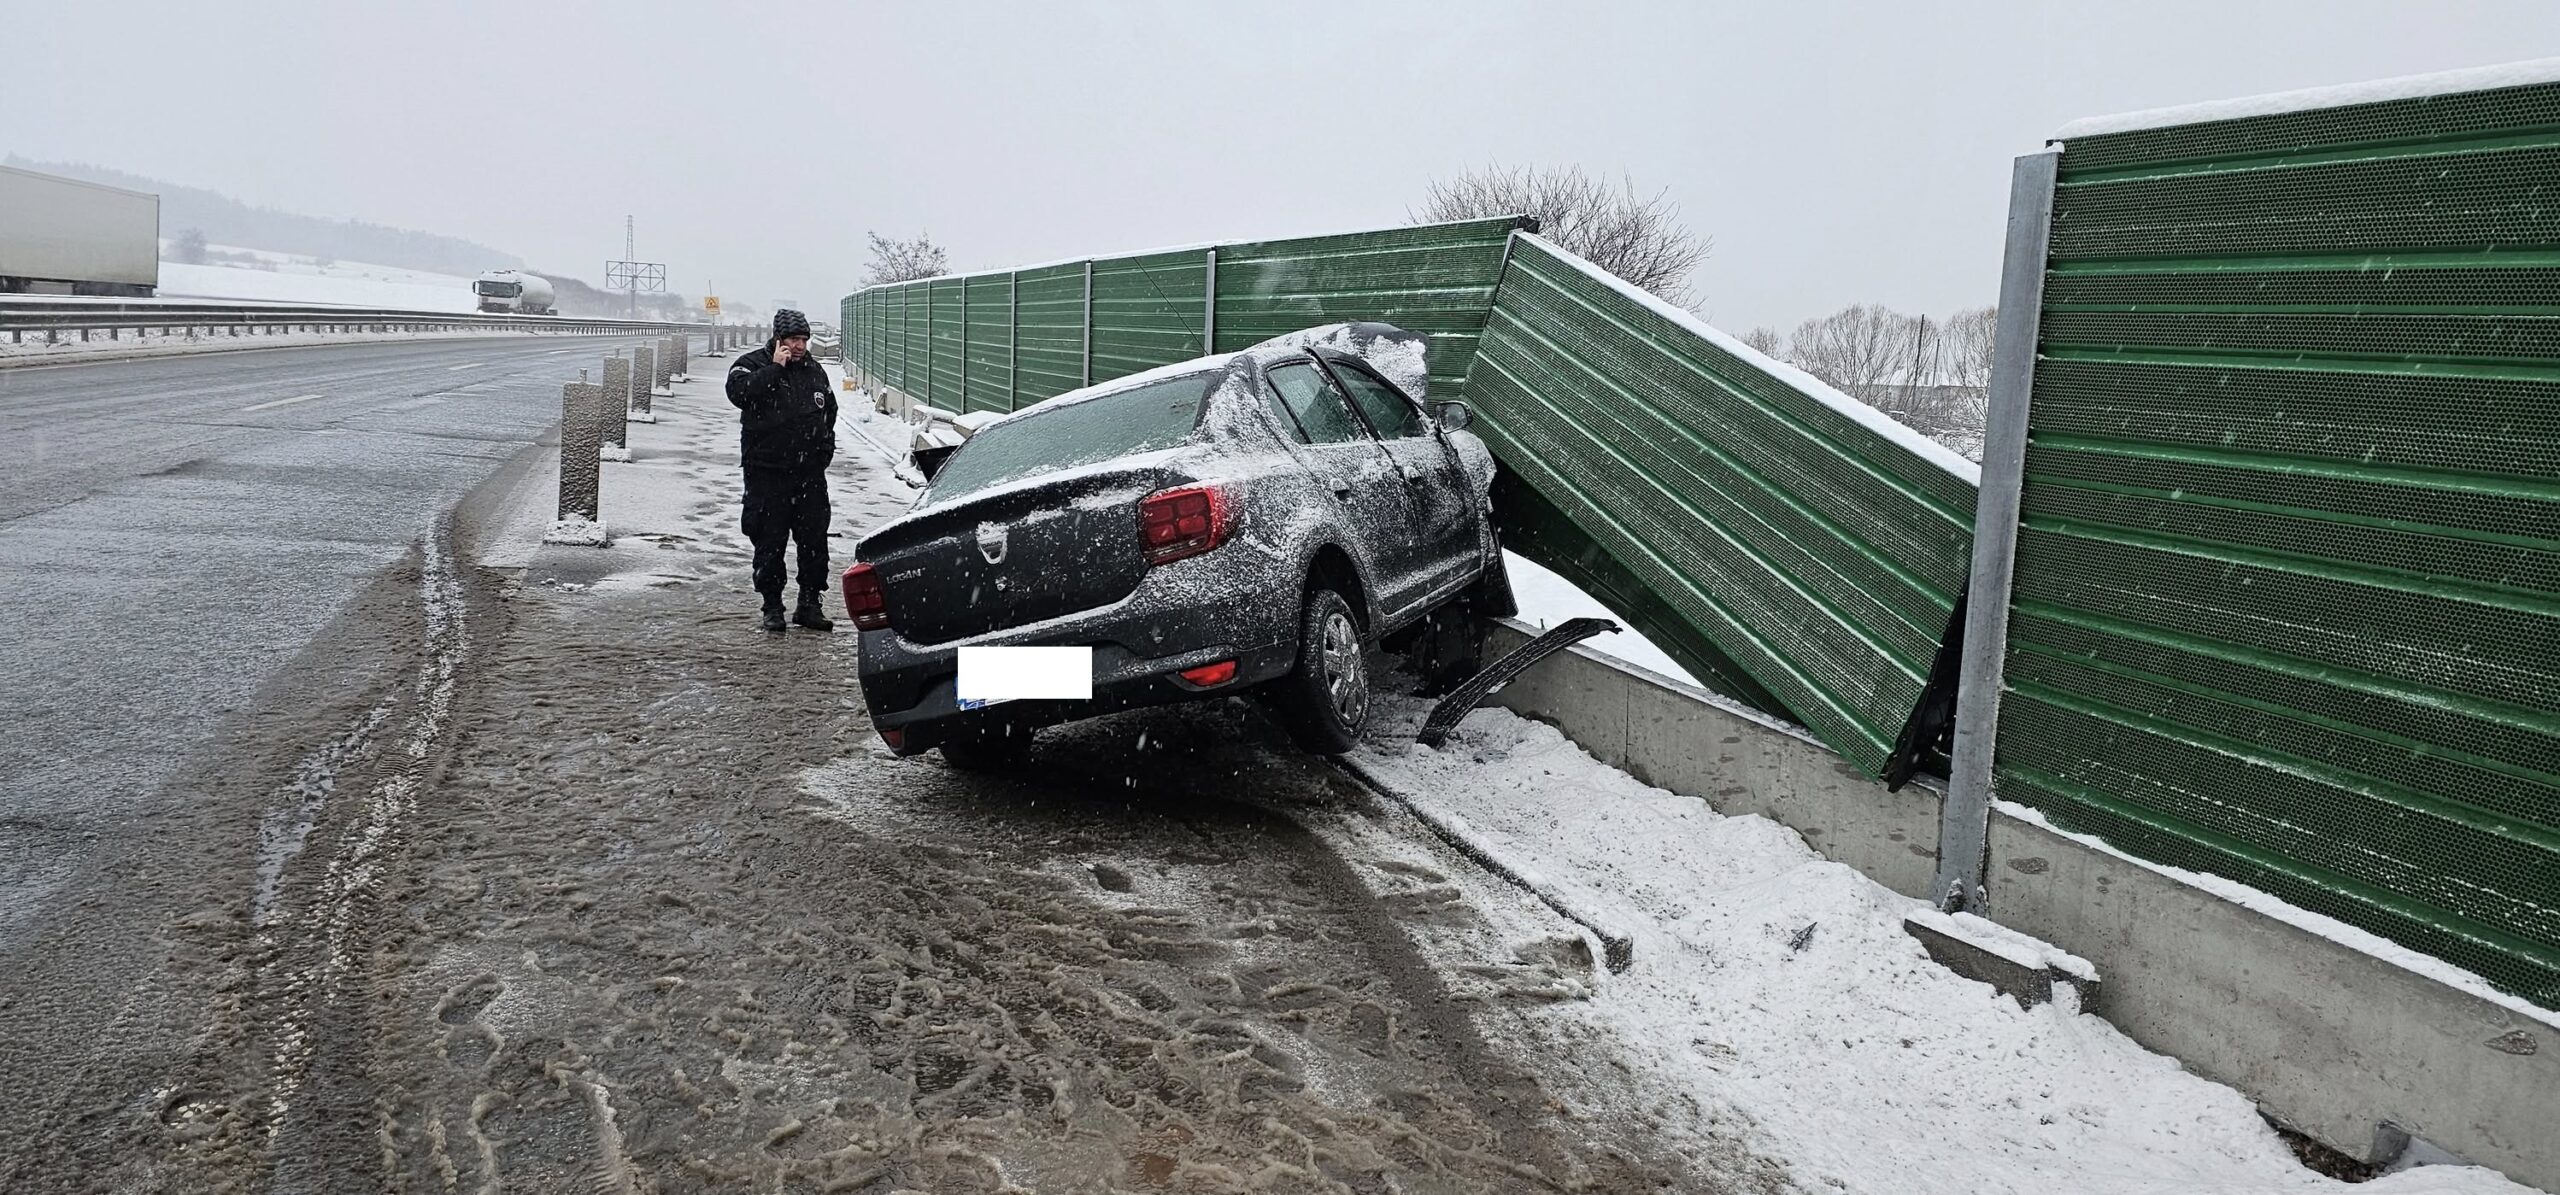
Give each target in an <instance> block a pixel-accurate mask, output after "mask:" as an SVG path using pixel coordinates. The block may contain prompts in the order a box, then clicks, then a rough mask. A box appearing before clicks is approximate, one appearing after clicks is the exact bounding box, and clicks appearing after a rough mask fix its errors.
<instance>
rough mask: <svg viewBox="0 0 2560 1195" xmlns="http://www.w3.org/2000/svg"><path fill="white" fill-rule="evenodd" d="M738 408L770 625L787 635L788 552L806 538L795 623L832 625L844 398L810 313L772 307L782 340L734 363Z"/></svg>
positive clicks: (732, 383)
mask: <svg viewBox="0 0 2560 1195" xmlns="http://www.w3.org/2000/svg"><path fill="white" fill-rule="evenodd" d="M729 402H730V405H732V406H735V407H737V408H738V459H739V460H740V461H741V462H742V463H744V464H745V465H746V469H747V509H746V519H745V523H746V532H747V539H748V540H749V541H750V542H752V543H754V544H755V546H756V560H755V579H756V592H758V593H760V594H763V595H764V629H766V630H768V631H772V632H775V633H776V634H779V633H781V632H782V631H783V629H784V626H783V619H782V583H783V581H784V580H786V578H785V577H784V576H783V567H782V564H783V561H782V549H783V545H784V543H785V541H787V540H795V539H796V540H798V541H800V608H799V610H798V612H797V613H795V614H793V615H792V617H791V621H793V622H796V623H799V624H800V625H801V626H804V627H807V628H809V629H810V630H813V631H831V630H834V629H835V625H836V624H834V623H833V622H830V621H828V620H827V615H826V609H825V605H824V602H825V597H826V592H827V583H828V577H827V464H828V463H829V462H831V461H833V460H834V459H835V456H836V396H835V392H834V391H833V390H832V389H830V388H829V387H828V385H827V371H825V370H823V369H820V368H819V367H818V363H817V362H816V361H815V360H812V359H811V358H810V356H809V317H807V316H805V315H802V314H800V313H799V312H797V311H793V310H790V309H789V308H785V309H783V310H781V311H777V312H774V313H773V339H771V340H769V341H766V342H765V346H764V347H763V348H760V349H756V350H754V351H752V352H748V353H744V354H741V355H740V356H739V357H738V360H737V363H736V364H733V365H731V366H730V367H729Z"/></svg>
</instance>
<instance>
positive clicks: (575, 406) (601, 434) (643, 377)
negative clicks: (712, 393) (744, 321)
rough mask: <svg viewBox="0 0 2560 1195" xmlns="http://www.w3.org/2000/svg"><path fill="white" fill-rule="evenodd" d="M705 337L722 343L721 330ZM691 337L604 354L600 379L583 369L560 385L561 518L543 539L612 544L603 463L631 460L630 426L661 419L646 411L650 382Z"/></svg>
mask: <svg viewBox="0 0 2560 1195" xmlns="http://www.w3.org/2000/svg"><path fill="white" fill-rule="evenodd" d="M704 335H706V336H707V337H710V338H711V340H712V343H713V344H714V345H715V346H716V345H717V344H718V343H719V340H718V337H719V333H718V332H717V331H713V330H706V331H705V333H704ZM689 340H690V337H688V336H683V335H678V336H671V337H668V338H667V339H665V340H661V341H659V342H657V343H656V344H654V345H643V346H640V347H637V348H634V349H632V350H630V354H631V355H630V356H628V357H625V356H624V355H623V354H622V352H621V351H620V350H616V351H615V352H614V353H613V354H612V355H610V356H607V357H606V358H604V371H603V377H604V380H603V381H602V382H601V383H593V382H589V381H588V380H587V373H586V371H585V370H580V371H578V380H577V381H574V382H571V383H568V384H567V385H565V386H562V387H561V388H560V505H559V516H558V518H557V520H556V521H554V522H553V523H552V524H551V527H550V529H549V530H548V531H546V532H545V533H544V534H543V537H542V541H543V542H544V543H549V544H563V545H570V546H576V547H595V548H601V547H604V546H605V545H606V544H608V543H611V542H612V537H611V536H610V535H609V534H607V532H606V530H605V522H604V511H603V482H604V477H603V462H605V461H628V460H630V459H631V449H630V425H631V424H632V423H633V422H641V423H655V422H657V418H656V417H655V416H654V415H653V414H651V413H650V412H649V411H648V409H647V403H648V395H649V380H650V379H651V378H653V377H656V376H662V374H663V371H664V370H665V369H666V368H667V366H666V364H665V363H666V361H667V360H669V359H670V358H673V359H675V360H678V361H681V360H683V359H684V356H685V354H686V353H687V352H689V351H690V349H691V345H690V344H689V343H688V342H689ZM667 393H669V394H672V393H673V390H672V389H670V390H668V391H667ZM635 407H636V408H637V409H636V410H635Z"/></svg>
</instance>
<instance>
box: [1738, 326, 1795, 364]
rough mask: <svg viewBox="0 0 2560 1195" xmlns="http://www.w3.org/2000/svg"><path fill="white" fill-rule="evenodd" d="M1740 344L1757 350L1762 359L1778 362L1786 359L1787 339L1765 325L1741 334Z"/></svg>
mask: <svg viewBox="0 0 2560 1195" xmlns="http://www.w3.org/2000/svg"><path fill="white" fill-rule="evenodd" d="M1742 343H1744V344H1746V345H1749V346H1751V347H1752V348H1753V349H1756V350H1758V351H1759V353H1760V355H1761V356H1763V357H1774V358H1776V359H1778V360H1780V361H1784V360H1786V359H1787V338H1786V337H1784V336H1780V335H1778V330H1777V329H1776V328H1772V327H1770V326H1768V325H1766V324H1763V325H1761V326H1759V327H1757V328H1753V329H1752V330H1750V331H1748V332H1745V333H1743V334H1742Z"/></svg>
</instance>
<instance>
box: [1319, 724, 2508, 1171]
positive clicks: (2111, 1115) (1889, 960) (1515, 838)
mask: <svg viewBox="0 0 2560 1195" xmlns="http://www.w3.org/2000/svg"><path fill="white" fill-rule="evenodd" d="M1383 712H1389V711H1387V710H1384V709H1382V713H1383ZM1393 712H1396V713H1400V714H1401V715H1402V716H1403V717H1404V718H1406V719H1412V718H1418V717H1419V716H1420V712H1419V707H1418V705H1416V704H1415V703H1411V702H1404V703H1400V704H1399V705H1398V706H1397V707H1395V709H1394V711H1393ZM1396 720H1398V719H1397V718H1393V717H1390V718H1384V719H1381V721H1396ZM1358 758H1359V762H1360V764H1361V765H1362V767H1363V768H1364V769H1365V770H1366V771H1368V772H1370V773H1372V774H1374V775H1376V776H1378V777H1379V778H1380V779H1381V780H1383V781H1386V782H1388V783H1390V784H1392V785H1393V786H1394V787H1395V788H1396V790H1397V791H1398V792H1400V793H1402V794H1405V795H1406V796H1408V797H1409V798H1410V799H1412V800H1414V801H1415V802H1416V803H1418V804H1424V805H1428V806H1429V807H1431V808H1433V809H1435V810H1437V811H1439V812H1440V813H1442V814H1443V815H1445V816H1447V817H1450V818H1453V819H1455V820H1456V822H1457V823H1458V824H1462V825H1465V826H1466V827H1468V828H1469V831H1470V832H1471V833H1473V834H1476V835H1481V836H1483V837H1484V838H1486V839H1487V840H1488V841H1489V842H1490V843H1492V844H1493V845H1494V846H1496V847H1497V848H1499V849H1502V850H1504V851H1507V852H1509V853H1511V854H1513V855H1517V856H1521V857H1526V858H1530V859H1535V860H1537V861H1538V864H1539V866H1540V871H1541V875H1542V877H1543V879H1544V881H1545V882H1547V883H1549V884H1552V885H1554V886H1555V887H1557V888H1559V889H1561V890H1564V891H1566V892H1569V893H1571V894H1572V899H1573V900H1574V901H1576V902H1577V903H1578V905H1580V906H1581V907H1585V908H1590V909H1593V910H1595V911H1597V912H1600V913H1601V914H1603V915H1605V916H1608V917H1609V918H1610V919H1611V920H1612V921H1613V922H1615V923H1618V924H1622V925H1628V926H1631V927H1633V932H1635V933H1636V934H1637V935H1638V939H1639V941H1638V945H1637V948H1636V952H1635V958H1636V964H1635V966H1634V968H1633V969H1632V970H1630V971H1628V972H1627V973H1625V974H1623V975H1615V976H1606V975H1594V976H1593V985H1594V986H1593V990H1592V992H1591V994H1590V995H1589V997H1588V998H1587V999H1571V1000H1561V1001H1553V1002H1548V1003H1544V1004H1540V1005H1537V1006H1536V1007H1535V1008H1534V1009H1532V1010H1530V1011H1526V1012H1523V1013H1521V1014H1519V1015H1518V1016H1517V1017H1515V1018H1513V1019H1511V1020H1508V1021H1506V1020H1505V1019H1503V1018H1502V1017H1500V1016H1494V1015H1487V1016H1485V1017H1482V1018H1480V1019H1481V1020H1482V1022H1483V1023H1484V1027H1485V1031H1486V1033H1487V1035H1488V1036H1489V1037H1493V1038H1497V1039H1500V1038H1509V1039H1512V1040H1509V1041H1507V1042H1506V1044H1509V1045H1512V1046H1514V1047H1517V1048H1519V1049H1521V1050H1522V1051H1523V1052H1524V1053H1526V1054H1529V1055H1531V1056H1539V1055H1541V1054H1543V1055H1546V1056H1554V1055H1555V1054H1556V1051H1557V1050H1558V1048H1559V1045H1558V1043H1560V1042H1569V1043H1574V1055H1575V1061H1574V1062H1573V1063H1572V1064H1571V1066H1570V1070H1571V1073H1572V1074H1574V1075H1580V1076H1589V1077H1590V1078H1591V1083H1590V1084H1589V1088H1590V1089H1589V1090H1588V1091H1584V1092H1581V1093H1578V1096H1579V1098H1583V1099H1586V1100H1590V1101H1592V1102H1594V1103H1603V1104H1608V1103H1614V1104H1616V1105H1617V1107H1616V1109H1615V1110H1616V1111H1619V1112H1622V1113H1626V1114H1631V1115H1641V1116H1644V1117H1646V1118H1647V1119H1648V1120H1653V1119H1659V1120H1660V1122H1661V1123H1662V1125H1663V1127H1664V1129H1665V1130H1666V1131H1667V1132H1669V1133H1671V1134H1672V1135H1673V1136H1675V1137H1679V1136H1683V1135H1685V1136H1687V1137H1689V1138H1691V1139H1692V1140H1691V1144H1693V1145H1695V1146H1696V1147H1697V1148H1700V1149H1703V1148H1706V1144H1707V1143H1708V1142H1709V1141H1710V1140H1711V1137H1712V1134H1713V1133H1714V1132H1715V1131H1726V1132H1730V1131H1732V1126H1734V1125H1736V1124H1740V1125H1742V1126H1744V1132H1745V1135H1746V1137H1747V1139H1748V1140H1749V1142H1750V1144H1751V1145H1752V1147H1753V1149H1754V1150H1755V1151H1757V1152H1759V1153H1760V1154H1762V1155H1763V1156H1767V1157H1773V1158H1780V1159H1784V1160H1785V1162H1786V1164H1787V1165H1788V1167H1789V1168H1790V1169H1791V1170H1792V1172H1793V1178H1794V1180H1795V1185H1796V1186H1797V1187H1798V1188H1799V1189H1804V1190H1825V1189H1836V1190H1848V1191H1879V1192H1882V1191H1890V1192H1897V1193H1904V1192H1908V1193H1926V1192H1948V1193H1951V1195H1952V1193H1955V1192H1966V1193H1971V1192H1981V1191H2021V1192H2024V1191H2037V1192H2042V1191H2057V1190H2058V1191H2072V1192H2085V1193H2093V1195H2095V1193H2108V1192H2122V1193H2127V1195H2130V1193H2136V1192H2140V1193H2145V1195H2149V1193H2154V1192H2157V1193H2166V1192H2172V1191H2176V1192H2211V1193H2218V1195H2240V1193H2243V1192H2249V1193H2255V1192H2270V1193H2272V1192H2294V1191H2313V1190H2321V1189H2326V1188H2329V1187H2331V1186H2332V1184H2331V1183H2330V1181H2329V1180H2327V1179H2324V1178H2322V1177H2320V1176H2318V1175H2316V1174H2314V1173H2312V1172H2311V1171H2309V1170H2306V1169H2304V1168H2303V1167H2302V1166H2301V1165H2300V1164H2299V1163H2298V1162H2296V1161H2295V1159H2294V1157H2293V1155H2292V1153H2291V1151H2290V1150H2289V1148H2288V1147H2287V1146H2286V1145H2285V1143H2284V1142H2283V1141H2282V1140H2281V1139H2279V1138H2278V1137H2277V1136H2276V1134H2275V1133H2274V1132H2273V1131H2272V1130H2271V1129H2269V1128H2268V1127H2267V1125H2266V1123H2265V1122H2264V1121H2263V1120H2261V1119H2260V1118H2259V1116H2258V1114H2257V1110H2256V1108H2255V1107H2254V1105H2253V1104H2252V1103H2251V1102H2250V1101H2249V1100H2248V1099H2247V1098H2246V1097H2244V1096H2242V1095H2241V1094H2240V1093H2239V1092H2237V1091H2234V1090H2232V1089H2230V1088H2228V1087H2224V1086H2221V1085H2219V1084H2215V1083H2211V1082H2208V1081H2206V1080H2204V1079H2201V1078H2198V1077H2196V1076H2194V1075H2191V1074H2188V1073H2187V1072H2186V1071H2184V1070H2183V1069H2181V1068H2180V1067H2179V1065H2178V1063H2177V1062H2176V1060H2174V1059H2170V1058H2166V1057H2162V1056H2160V1055H2157V1054H2153V1053H2151V1052H2150V1051H2148V1050H2145V1049H2143V1048H2142V1047H2141V1046H2139V1045H2137V1044H2135V1043H2134V1042H2133V1041H2132V1040H2131V1039H2128V1038H2126V1037H2125V1036H2124V1035H2122V1034H2121V1033H2119V1032H2117V1031H2116V1030H2115V1028H2114V1027H2113V1026H2111V1025H2109V1024H2108V1023H2107V1022H2106V1021H2104V1020H2101V1019H2099V1018H2097V1017H2094V1016H2083V1015H2075V1014H2073V1013H2072V1012H2069V1011H2067V1010H2065V1009H2062V1008H2060V1007H2058V1006H2055V1005H2043V1006H2039V1007H2037V1008H2033V1009H2025V1008H2021V1007H2019V1006H2018V1004H2017V1003H2016V1002H2014V1001H2012V1000H2010V999H2008V998H2006V997H2001V996H1997V995H1995V994H1994V993H1993V992H1992V990H1991V989H1990V988H1989V987H1988V986H1986V985H1984V984H1980V983H1976V982H1974V981H1972V980H1967V979H1963V978H1960V977H1958V976H1957V975H1955V974H1954V973H1953V972H1950V971H1947V970H1945V969H1943V968H1941V967H1939V966H1937V965H1935V964H1934V963H1931V962H1930V961H1929V959H1928V956H1927V953H1926V951H1925V950H1924V949H1923V948H1922V947H1921V945H1920V944H1919V943H1918V942H1917V941H1916V940H1915V939H1913V938H1912V937H1911V936H1910V935H1909V934H1908V933H1907V932H1905V930H1904V929H1903V927H1902V921H1903V918H1904V917H1905V916H1906V915H1908V914H1910V913H1913V912H1915V911H1918V910H1921V909H1924V908H1925V906H1923V905H1921V904H1920V903H1919V902H1917V901H1913V900H1910V899H1908V898H1905V897H1902V896H1900V895H1897V894H1895V893H1893V892H1892V891H1890V890H1888V889H1886V888H1884V887H1882V886H1881V885H1879V884H1877V883H1875V882H1874V881H1872V880H1870V879H1868V878H1866V877H1865V876H1864V875H1861V874H1859V873H1858V872H1856V871H1854V870H1852V869H1850V868H1848V867H1846V866H1843V865H1841V864H1837V863H1833V862H1829V861H1827V860H1824V859H1823V858H1821V857H1820V856H1819V855H1817V854H1816V853H1815V852H1814V851H1813V850H1812V849H1811V848H1809V847H1808V846H1807V845H1806V844H1805V842H1804V840H1803V839H1802V838H1801V837H1799V836H1798V835H1797V834H1796V833H1795V832H1794V831H1793V830H1790V829H1788V828H1786V827H1784V826H1782V825H1779V824H1778V823H1776V822H1773V821H1769V820H1767V819H1765V818H1760V817H1725V816H1722V815H1719V814H1717V813H1716V812H1714V811H1713V810H1712V809H1710V808H1709V807H1708V806H1707V805H1706V804H1705V803H1704V802H1701V801H1699V800H1696V799H1694V798H1690V797H1683V796H1679V795H1676V794H1673V793H1669V792H1665V791H1663V790H1661V789H1656V788H1652V787H1649V786H1647V785H1644V784H1642V783H1639V782H1638V781H1636V780H1634V779H1633V778H1631V777H1629V776H1627V775H1626V774H1625V773H1623V772H1619V771H1617V770H1616V769H1613V768H1609V767H1606V766H1604V765H1602V764H1600V763H1598V762H1597V761H1595V760H1593V759H1592V758H1591V757H1590V756H1589V755H1587V754H1585V753H1584V752H1583V751H1582V750H1581V749H1580V748H1579V747H1577V746H1576V745H1574V744H1573V743H1572V742H1571V741H1570V740H1568V739H1566V738H1565V737H1564V736H1563V735H1562V734H1560V733H1558V732H1557V731H1556V730H1555V729H1553V728H1552V727H1548V726H1545V725H1542V724H1539V723H1535V722H1530V721H1527V720H1524V719H1521V718H1519V717H1517V716H1514V715H1512V714H1511V713H1509V712H1508V711H1504V710H1499V709H1486V710H1480V711H1478V712H1476V713H1474V714H1472V715H1470V716H1469V717H1468V718H1467V720H1466V721H1465V722H1464V723H1462V724H1461V725H1460V727H1459V729H1458V732H1457V734H1456V736H1455V737H1453V738H1452V740H1451V744H1450V746H1449V747H1447V748H1446V749H1444V750H1441V751H1431V750H1428V749H1424V748H1419V747H1414V746H1411V745H1409V744H1403V743H1396V744H1393V745H1388V744H1386V743H1383V742H1381V741H1376V740H1373V741H1372V742H1370V743H1369V744H1367V745H1364V747H1362V748H1361V754H1360V755H1359V757H1358ZM1478 901H1479V903H1480V904H1481V905H1482V907H1483V909H1484V911H1485V913H1486V916H1487V917H1488V919H1490V920H1493V921H1494V922H1495V926H1496V932H1500V933H1505V934H1508V935H1511V936H1513V937H1515V938H1525V937H1531V936H1534V935H1537V934H1540V933H1546V934H1552V933H1553V932H1554V929H1553V926H1552V924H1546V925H1541V924H1539V923H1538V922H1537V921H1536V920H1535V919H1534V917H1533V912H1534V911H1522V909H1521V906H1520V905H1519V903H1518V902H1516V901H1509V902H1506V901H1503V900H1500V899H1498V898H1497V897H1495V896H1492V895H1480V896H1479V897H1478ZM2021 948H2022V949H2027V950H2032V951H2033V952H2034V953H2035V954H2036V955H2037V956H2038V957H2039V958H2040V959H2045V961H2058V962H2063V963H2065V965H2068V964H2069V963H2074V962H2077V960H2071V959H2069V958H2068V956H2061V957H2059V958H2048V957H2047V955H2048V952H2049V948H2046V947H2043V946H2042V945H2041V944H2033V943H2028V942H2026V941H2025V940H2023V939H2021ZM1476 949H1477V950H1478V951H1482V950H1483V949H1485V947H1484V946H1482V945H1481V944H1479V945H1477V947H1476ZM2050 953H2052V954H2055V955H2058V954H2059V952H2050ZM1447 961H1451V960H1444V962H1447ZM1622 1067H1623V1068H1624V1069H1620V1068H1622ZM1683 1108H1694V1109H1695V1112H1694V1114H1682V1113H1675V1112H1666V1111H1664V1109H1683ZM1684 1125H1685V1126H1686V1127H1682V1126H1684ZM2364 1189H2365V1190H2368V1191H2375V1192H2390V1193H2392V1195H2414V1193H2416V1192H2426V1191H2434V1192H2445V1193H2449V1195H2450V1193H2457V1192H2459V1193H2469V1195H2491V1193H2508V1195H2514V1193H2519V1192H2522V1191H2524V1190H2525V1189H2524V1188H2521V1187H2517V1186H2515V1185H2514V1184H2512V1183H2510V1182H2508V1181H2506V1180H2505V1179H2503V1178H2501V1177H2499V1176H2497V1175H2496V1174H2494V1173H2492V1172H2490V1171H2486V1170H2479V1169H2473V1168H2429V1169H2421V1170H2413V1171H2409V1172H2406V1173H2403V1174H2399V1175H2393V1176H2390V1177H2387V1178H2384V1179H2381V1180H2378V1181H2377V1182H2375V1183H2372V1184H2369V1185H2368V1186H2366V1187H2365V1188H2364Z"/></svg>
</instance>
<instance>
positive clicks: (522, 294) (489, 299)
mask: <svg viewBox="0 0 2560 1195" xmlns="http://www.w3.org/2000/svg"><path fill="white" fill-rule="evenodd" d="M471 293H472V294H474V295H476V296H478V297H479V299H480V310H482V311H495V312H502V313H506V314H512V315H557V314H559V312H558V311H557V310H556V309H555V308H554V307H553V304H555V303H557V302H559V299H558V297H557V296H555V295H553V294H552V291H551V283H550V281H549V280H548V279H544V278H540V277H536V276H535V275H532V274H528V273H525V272H524V271H522V270H491V271H489V272H488V273H486V274H482V275H481V276H480V277H479V280H478V281H475V282H473V283H472V284H471Z"/></svg>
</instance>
